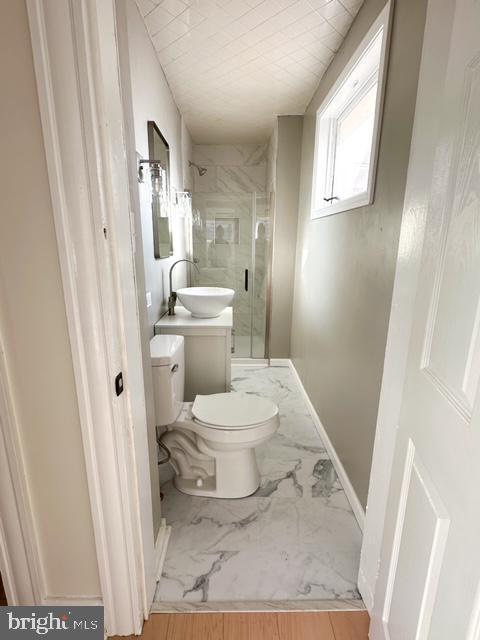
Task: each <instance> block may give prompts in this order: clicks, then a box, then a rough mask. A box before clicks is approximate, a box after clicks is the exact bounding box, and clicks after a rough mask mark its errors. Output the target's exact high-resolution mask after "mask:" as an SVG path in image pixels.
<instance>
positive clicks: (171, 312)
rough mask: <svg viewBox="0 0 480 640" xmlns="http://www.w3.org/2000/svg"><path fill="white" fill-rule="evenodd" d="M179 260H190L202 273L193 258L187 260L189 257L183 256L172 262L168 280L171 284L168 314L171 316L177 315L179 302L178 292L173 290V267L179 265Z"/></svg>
mask: <svg viewBox="0 0 480 640" xmlns="http://www.w3.org/2000/svg"><path fill="white" fill-rule="evenodd" d="M179 262H189V263H190V264H193V266H194V267H195V269H196V270H197V271H198V273H200V269H199V268H198V266H197V264H196V262H194V261H193V260H187V258H182V259H181V260H177V261H176V262H174V263H173V264H172V266H171V267H170V271H169V274H168V282H169V285H170V295H169V296H168V315H169V316H174V315H175V304H176V303H177V294H176V292H175V291H172V271H173V267H174V266H175V265H177V264H178V263H179Z"/></svg>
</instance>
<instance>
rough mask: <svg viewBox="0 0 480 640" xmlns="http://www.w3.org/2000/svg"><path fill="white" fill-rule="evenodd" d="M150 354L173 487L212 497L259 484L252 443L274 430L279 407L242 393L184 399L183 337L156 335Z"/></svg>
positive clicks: (246, 490) (229, 495)
mask: <svg viewBox="0 0 480 640" xmlns="http://www.w3.org/2000/svg"><path fill="white" fill-rule="evenodd" d="M150 355H151V359H152V372H153V387H154V395H155V416H156V424H157V426H159V427H160V426H161V427H166V428H167V432H166V433H164V434H163V436H162V438H161V441H162V444H164V445H165V446H166V447H167V449H168V450H169V452H170V455H171V459H170V462H171V464H172V466H173V468H174V469H175V474H176V475H175V479H174V484H175V486H176V487H177V489H179V490H180V491H183V492H184V493H188V494H190V495H194V496H210V497H215V498H242V497H244V496H248V495H251V494H252V493H254V492H255V491H256V490H257V489H258V487H259V484H260V474H259V471H258V466H257V460H256V457H255V447H256V446H258V445H259V444H261V443H262V442H265V441H266V440H268V439H269V438H270V437H271V436H272V435H273V434H274V433H275V431H276V430H277V429H278V425H279V417H278V407H277V406H276V405H275V404H274V403H273V402H270V400H267V399H266V398H259V397H257V396H255V395H247V394H244V393H215V394H212V395H209V396H197V397H196V398H195V400H194V402H193V403H184V402H183V388H184V379H185V368H184V344H183V336H173V335H157V336H155V337H154V338H153V339H152V340H151V342H150ZM205 367H208V362H206V363H205Z"/></svg>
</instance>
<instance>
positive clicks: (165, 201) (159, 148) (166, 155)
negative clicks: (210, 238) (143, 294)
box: [147, 120, 173, 259]
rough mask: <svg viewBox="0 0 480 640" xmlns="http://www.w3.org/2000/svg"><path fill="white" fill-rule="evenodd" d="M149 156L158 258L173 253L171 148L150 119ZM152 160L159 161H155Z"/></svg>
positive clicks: (155, 248) (154, 238) (154, 247)
mask: <svg viewBox="0 0 480 640" xmlns="http://www.w3.org/2000/svg"><path fill="white" fill-rule="evenodd" d="M147 126H148V157H149V160H150V164H149V166H150V178H151V183H152V224H153V250H154V254H155V258H156V259H160V258H168V257H169V256H171V255H172V254H173V244H172V231H171V225H170V210H171V203H170V149H169V146H168V142H167V141H166V140H165V138H164V137H163V136H162V134H161V133H160V130H159V128H158V127H157V125H156V124H155V122H153V120H149V121H148V125H147ZM152 160H155V161H158V163H157V162H153V163H152Z"/></svg>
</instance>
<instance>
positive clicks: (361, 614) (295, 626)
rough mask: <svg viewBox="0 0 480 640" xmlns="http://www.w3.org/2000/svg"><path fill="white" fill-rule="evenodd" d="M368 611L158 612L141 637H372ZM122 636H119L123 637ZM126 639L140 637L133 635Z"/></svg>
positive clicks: (204, 639)
mask: <svg viewBox="0 0 480 640" xmlns="http://www.w3.org/2000/svg"><path fill="white" fill-rule="evenodd" d="M369 623H370V619H369V617H368V613H367V612H366V611H333V612H330V613H327V612H321V613H319V612H301V613H293V612H289V613H226V614H222V613H201V614H195V613H187V614H181V613H174V614H158V613H157V614H154V615H152V616H150V618H149V619H148V620H147V622H146V623H145V626H144V627H143V633H142V635H141V636H140V639H141V640H368V627H369ZM120 638H121V636H117V637H116V638H115V639H111V640H120ZM122 638H123V640H137V639H138V638H139V636H129V638H125V636H122Z"/></svg>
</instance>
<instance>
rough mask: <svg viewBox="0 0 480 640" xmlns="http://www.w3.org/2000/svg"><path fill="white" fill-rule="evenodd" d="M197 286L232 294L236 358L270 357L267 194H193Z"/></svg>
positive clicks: (268, 210) (269, 222) (269, 234)
mask: <svg viewBox="0 0 480 640" xmlns="http://www.w3.org/2000/svg"><path fill="white" fill-rule="evenodd" d="M192 205H193V215H192V244H193V247H192V248H193V258H194V260H195V261H196V262H197V265H198V267H199V271H198V272H195V273H193V274H192V275H193V278H194V284H195V285H196V286H214V287H229V288H231V289H234V291H235V298H234V302H233V328H234V336H233V345H234V351H233V357H234V358H267V357H268V345H267V342H268V340H267V335H268V314H267V306H268V291H269V274H270V269H269V264H270V254H271V251H270V239H271V233H272V229H271V221H270V206H269V198H268V197H267V195H266V193H263V192H258V191H252V192H230V193H227V192H194V193H193V202H192Z"/></svg>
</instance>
